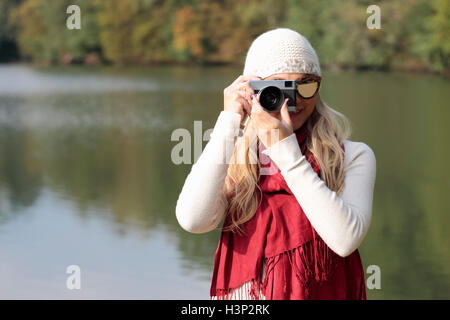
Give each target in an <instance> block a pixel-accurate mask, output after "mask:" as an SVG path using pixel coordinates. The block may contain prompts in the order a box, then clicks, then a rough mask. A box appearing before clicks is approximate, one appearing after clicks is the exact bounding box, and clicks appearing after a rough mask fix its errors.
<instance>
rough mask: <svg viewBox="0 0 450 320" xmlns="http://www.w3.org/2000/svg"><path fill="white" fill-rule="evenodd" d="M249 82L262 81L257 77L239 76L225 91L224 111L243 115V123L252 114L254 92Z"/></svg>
mask: <svg viewBox="0 0 450 320" xmlns="http://www.w3.org/2000/svg"><path fill="white" fill-rule="evenodd" d="M249 80H261V78H260V77H257V76H243V75H241V76H239V77H238V78H237V79H236V80H234V82H233V83H232V84H231V85H229V86H228V87H226V88H225V89H224V90H223V105H224V107H223V109H224V110H225V111H230V112H236V113H239V114H240V115H241V121H243V120H244V118H245V115H246V114H250V113H251V112H252V98H251V96H252V94H254V91H253V89H252V87H250V84H249V83H248V81H249Z"/></svg>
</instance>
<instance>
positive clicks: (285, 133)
mask: <svg viewBox="0 0 450 320" xmlns="http://www.w3.org/2000/svg"><path fill="white" fill-rule="evenodd" d="M287 104H288V99H286V100H285V101H284V103H283V106H282V107H281V109H280V111H277V112H271V113H269V112H267V111H266V110H265V109H264V108H263V107H262V106H261V104H260V103H259V98H258V96H257V95H253V96H252V112H251V114H250V117H251V119H252V122H253V123H254V126H255V128H256V134H257V136H258V138H259V139H260V140H261V142H262V143H263V144H264V146H265V147H266V148H269V147H270V146H272V145H274V144H275V143H277V142H278V141H281V140H283V139H284V138H287V137H289V136H290V135H291V134H292V133H293V132H294V131H293V129H292V122H291V117H290V116H289V111H288V108H287ZM277 131H278V134H277ZM272 132H273V133H272ZM271 135H272V137H271Z"/></svg>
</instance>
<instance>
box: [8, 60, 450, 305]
mask: <svg viewBox="0 0 450 320" xmlns="http://www.w3.org/2000/svg"><path fill="white" fill-rule="evenodd" d="M241 71H242V69H241V68H237V67H181V66H157V67H145V68H142V67H130V68H119V67H45V68H44V67H30V66H26V65H0V283H1V285H0V298H2V299H17V298H25V299H209V286H210V280H211V275H212V267H213V261H214V252H215V250H216V247H217V242H218V238H219V235H220V234H219V232H218V231H213V232H210V233H207V234H200V235H199V234H190V233H188V232H186V231H184V230H183V229H182V228H181V227H180V226H179V225H178V222H177V220H176V217H175V206H176V201H177V198H178V194H179V192H180V191H181V188H182V186H183V183H184V180H185V178H186V176H187V174H188V173H189V170H190V167H191V165H189V164H180V165H175V164H174V163H172V161H171V150H172V148H173V147H174V146H175V145H176V144H177V142H175V141H171V134H172V132H173V131H174V130H175V129H177V128H186V129H187V130H189V131H190V132H191V133H193V130H194V121H196V120H197V121H199V120H201V121H202V130H203V132H204V131H206V130H207V129H209V128H213V126H214V124H215V121H216V119H217V116H218V115H219V113H220V111H221V109H222V106H223V89H224V88H225V87H227V86H228V85H229V84H230V83H231V82H232V81H234V79H235V78H237V76H238V75H239V74H240V73H241ZM321 95H322V97H324V100H325V101H326V102H327V103H328V104H329V105H330V106H331V107H333V108H334V109H336V110H338V111H340V112H342V113H344V114H345V115H346V116H347V117H348V118H349V119H350V121H351V123H352V125H353V134H352V137H351V138H350V140H353V141H363V142H365V143H366V144H367V145H369V146H370V147H371V148H372V150H373V151H374V153H375V156H376V158H377V179H376V184H375V193H374V206H373V217H372V223H371V226H370V228H369V232H368V234H367V236H366V238H365V239H364V241H363V243H362V245H361V247H360V253H361V257H362V261H363V265H364V268H365V269H367V268H368V267H369V266H371V265H376V266H378V267H379V268H380V272H381V288H380V289H367V295H368V299H431V298H434V299H449V298H450V237H449V235H448V234H447V229H448V226H449V225H450V206H449V202H448V199H447V200H446V198H447V197H448V194H447V193H448V192H449V190H450V173H449V170H447V169H446V167H445V166H446V165H448V161H449V160H448V159H449V157H450V148H449V142H448V140H449V138H450V126H449V119H450V109H449V108H448V101H450V90H449V81H448V80H446V79H443V78H441V77H438V76H433V75H413V74H397V73H381V72H364V73H356V72H341V73H327V72H325V73H324V80H323V82H322V87H321ZM205 144H206V142H204V143H203V146H205ZM71 265H77V266H79V268H80V270H81V273H80V280H81V289H80V290H76V289H74V290H69V289H68V287H67V279H68V277H69V276H70V274H68V273H66V271H67V268H68V267H69V266H71ZM370 275H371V274H370V273H366V279H368V277H369V276H370Z"/></svg>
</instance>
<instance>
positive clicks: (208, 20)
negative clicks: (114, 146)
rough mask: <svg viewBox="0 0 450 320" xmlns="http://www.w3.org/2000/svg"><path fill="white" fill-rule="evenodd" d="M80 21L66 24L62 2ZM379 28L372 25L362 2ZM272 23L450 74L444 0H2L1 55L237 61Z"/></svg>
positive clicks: (334, 45)
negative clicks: (374, 8)
mask: <svg viewBox="0 0 450 320" xmlns="http://www.w3.org/2000/svg"><path fill="white" fill-rule="evenodd" d="M72 4H75V5H78V6H79V7H80V9H81V29H80V30H69V29H68V28H67V27H66V19H67V18H68V14H67V13H66V9H67V7H68V6H70V5H72ZM371 4H376V5H378V6H379V7H380V13H381V15H380V17H381V29H369V28H368V27H367V26H366V20H367V18H368V17H369V15H370V14H369V13H367V12H366V10H367V8H368V6H370V5H371ZM276 27H288V28H292V29H294V30H296V31H298V32H300V33H301V34H303V35H304V36H305V37H307V38H308V40H309V41H310V42H311V44H312V45H313V47H314V48H315V49H316V51H317V53H318V55H319V58H320V61H321V64H322V65H324V66H325V67H328V68H356V69H366V68H368V69H405V70H419V71H435V72H441V73H445V74H448V73H449V62H450V1H448V0H389V1H376V2H375V3H374V1H370V0H347V1H339V0H327V1H317V0H277V1H273V0H107V1H102V0H58V1H48V0H2V1H1V2H0V61H2V62H8V61H15V60H16V61H17V60H19V61H30V62H35V63H44V64H60V63H86V64H90V63H111V64H120V65H126V64H155V63H198V64H242V63H243V60H244V58H245V53H246V52H247V50H248V47H249V46H250V44H251V42H252V41H253V39H254V38H255V37H257V36H258V35H259V34H261V33H263V32H265V31H267V30H269V29H272V28H276Z"/></svg>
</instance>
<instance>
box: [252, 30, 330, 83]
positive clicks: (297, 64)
mask: <svg viewBox="0 0 450 320" xmlns="http://www.w3.org/2000/svg"><path fill="white" fill-rule="evenodd" d="M275 73H309V74H315V75H317V76H322V73H321V71H320V64H319V58H318V57H317V54H316V51H315V50H314V48H313V47H312V46H311V44H310V43H309V41H308V40H307V39H306V38H305V37H304V36H302V35H301V34H300V33H298V32H296V31H294V30H291V29H287V28H277V29H273V30H270V31H267V32H265V33H263V34H261V35H259V36H258V37H257V38H256V39H255V40H254V41H253V43H252V44H251V46H250V48H249V49H248V52H247V57H246V59H245V67H244V75H256V76H258V77H261V78H266V77H268V76H271V75H273V74H275Z"/></svg>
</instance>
